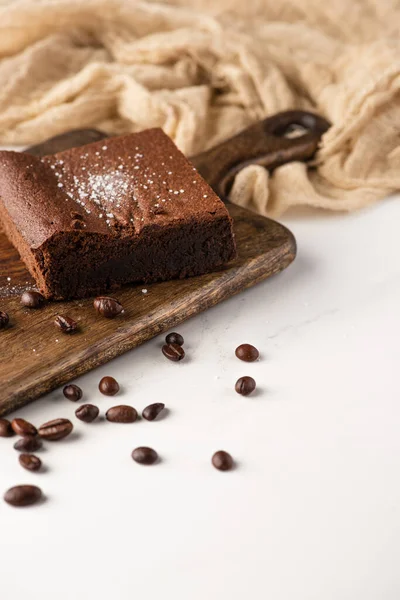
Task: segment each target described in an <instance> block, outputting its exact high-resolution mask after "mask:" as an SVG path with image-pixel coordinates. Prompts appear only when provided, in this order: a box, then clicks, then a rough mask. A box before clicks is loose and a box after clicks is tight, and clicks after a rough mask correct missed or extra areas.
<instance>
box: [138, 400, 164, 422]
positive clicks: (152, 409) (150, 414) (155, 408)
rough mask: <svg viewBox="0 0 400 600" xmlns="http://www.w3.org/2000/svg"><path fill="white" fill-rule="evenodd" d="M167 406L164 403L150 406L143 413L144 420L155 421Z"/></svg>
mask: <svg viewBox="0 0 400 600" xmlns="http://www.w3.org/2000/svg"><path fill="white" fill-rule="evenodd" d="M164 408H165V404H163V403H162V402H155V403H154V404H149V406H146V408H145V409H144V410H143V412H142V417H143V419H146V420H147V421H154V419H155V418H156V417H158V415H159V414H160V412H161V411H162V410H164Z"/></svg>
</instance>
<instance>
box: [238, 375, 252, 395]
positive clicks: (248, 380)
mask: <svg viewBox="0 0 400 600" xmlns="http://www.w3.org/2000/svg"><path fill="white" fill-rule="evenodd" d="M255 389H256V382H255V381H254V379H253V378H252V377H248V376H245V377H240V378H239V379H238V380H237V382H236V384H235V390H236V391H237V393H238V394H242V396H248V395H249V394H251V393H252V392H254V390H255Z"/></svg>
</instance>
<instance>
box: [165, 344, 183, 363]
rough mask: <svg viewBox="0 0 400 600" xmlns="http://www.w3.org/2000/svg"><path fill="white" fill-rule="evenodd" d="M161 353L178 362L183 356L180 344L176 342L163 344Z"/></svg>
mask: <svg viewBox="0 0 400 600" xmlns="http://www.w3.org/2000/svg"><path fill="white" fill-rule="evenodd" d="M162 353H163V354H164V356H165V357H166V358H168V359H169V360H172V361H174V362H178V361H179V360H182V359H183V358H185V351H184V349H183V348H182V346H179V345H178V344H164V346H163V347H162Z"/></svg>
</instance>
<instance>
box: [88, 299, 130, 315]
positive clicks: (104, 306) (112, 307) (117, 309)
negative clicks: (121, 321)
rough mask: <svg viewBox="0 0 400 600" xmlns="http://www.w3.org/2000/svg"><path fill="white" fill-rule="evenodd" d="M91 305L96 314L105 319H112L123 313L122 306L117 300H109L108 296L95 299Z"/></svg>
mask: <svg viewBox="0 0 400 600" xmlns="http://www.w3.org/2000/svg"><path fill="white" fill-rule="evenodd" d="M93 305H94V307H95V309H96V310H97V312H98V313H99V314H100V315H102V317H106V318H107V319H114V317H117V316H118V315H119V314H120V313H122V312H124V309H123V307H122V304H120V303H119V302H118V300H115V298H109V297H108V296H99V297H98V298H95V301H94V302H93Z"/></svg>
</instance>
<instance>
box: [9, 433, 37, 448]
mask: <svg viewBox="0 0 400 600" xmlns="http://www.w3.org/2000/svg"><path fill="white" fill-rule="evenodd" d="M41 447H42V441H41V439H40V438H39V437H38V436H37V435H25V436H24V437H22V438H21V439H20V440H18V442H15V444H14V448H15V450H18V452H36V451H37V450H40V448H41Z"/></svg>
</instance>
